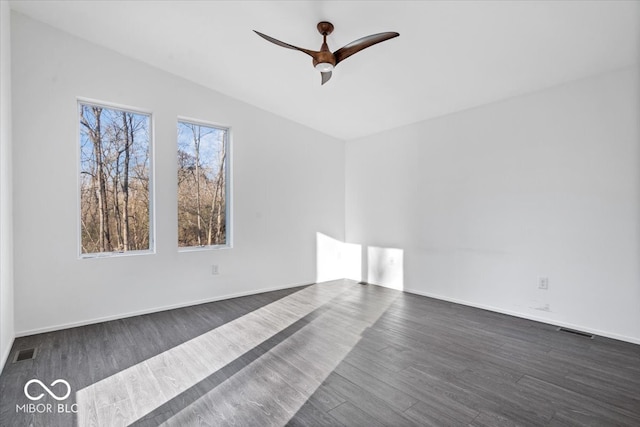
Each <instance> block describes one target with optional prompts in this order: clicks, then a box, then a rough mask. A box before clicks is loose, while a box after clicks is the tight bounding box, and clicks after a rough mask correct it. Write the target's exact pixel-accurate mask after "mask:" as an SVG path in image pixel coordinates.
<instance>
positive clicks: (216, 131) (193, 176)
mask: <svg viewBox="0 0 640 427" xmlns="http://www.w3.org/2000/svg"><path fill="white" fill-rule="evenodd" d="M227 159H228V129H224V128H219V127H215V126H209V125H203V124H196V123H189V122H183V121H179V122H178V246H179V247H181V248H185V247H203V246H219V245H227V244H228V239H227V224H228V221H227V202H228V200H227V198H228V197H227V192H228V177H227V170H228V167H227V162H228V160H227Z"/></svg>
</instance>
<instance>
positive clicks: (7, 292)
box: [0, 0, 15, 372]
mask: <svg viewBox="0 0 640 427" xmlns="http://www.w3.org/2000/svg"><path fill="white" fill-rule="evenodd" d="M10 16H11V12H10V10H9V2H7V1H4V0H2V1H0V372H1V371H2V367H3V366H4V363H5V361H6V360H7V357H8V356H9V352H10V351H11V345H12V344H13V338H14V335H15V332H14V324H13V201H12V176H11V173H12V172H11V155H12V154H11V147H12V142H11V141H12V140H11V19H10Z"/></svg>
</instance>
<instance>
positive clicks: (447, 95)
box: [11, 0, 640, 140]
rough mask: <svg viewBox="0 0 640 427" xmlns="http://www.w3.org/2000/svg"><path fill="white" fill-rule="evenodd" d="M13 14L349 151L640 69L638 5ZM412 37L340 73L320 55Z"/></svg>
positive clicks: (151, 8) (184, 6) (170, 6)
mask: <svg viewBox="0 0 640 427" xmlns="http://www.w3.org/2000/svg"><path fill="white" fill-rule="evenodd" d="M11 6H12V9H13V10H16V11H18V12H21V13H24V14H26V15H28V16H31V17H33V18H35V19H37V20H40V21H43V22H46V23H48V24H50V25H52V26H54V27H58V28H60V29H63V30H64V31H67V32H69V33H72V34H75V35H77V36H79V37H82V38H84V39H87V40H89V41H92V42H94V43H97V44H100V45H103V46H106V47H108V48H110V49H113V50H115V51H118V52H120V53H122V54H124V55H127V56H130V57H133V58H136V59H139V60H141V61H143V62H146V63H149V64H151V65H154V66H156V67H158V68H161V69H164V70H166V71H169V72H171V73H174V74H177V75H180V76H182V77H184V78H187V79H189V80H192V81H194V82H197V83H199V84H202V85H204V86H206V87H209V88H211V89H215V90H217V91H219V92H222V93H224V94H227V95H229V96H232V97H234V98H237V99H240V100H243V101H245V102H247V103H250V104H253V105H255V106H258V107H260V108H263V109H265V110H268V111H271V112H273V113H275V114H278V115H281V116H284V117H286V118H288V119H291V120H293V121H296V122H299V123H302V124H304V125H307V126H309V127H311V128H314V129H317V130H319V131H322V132H324V133H327V134H329V135H332V136H335V137H337V138H340V139H344V140H350V139H354V138H358V137H361V136H365V135H368V134H372V133H376V132H380V131H382V130H386V129H391V128H394V127H397V126H401V125H405V124H409V123H413V122H417V121H420V120H424V119H428V118H432V117H436V116H440V115H444V114H448V113H451V112H454V111H460V110H463V109H467V108H470V107H474V106H478V105H482V104H486V103H489V102H493V101H497V100H501V99H505V98H508V97H512V96H515V95H519V94H523V93H527V92H532V91H536V90H540V89H543V88H546V87H549V86H553V85H557V84H560V83H563V82H567V81H571V80H575V79H579V78H583V77H587V76H590V75H594V74H598V73H601V72H605V71H609V70H614V69H618V68H622V67H625V66H629V65H632V64H635V63H638V62H640V61H639V59H640V45H639V40H640V2H638V1H612V0H607V1H513V2H507V1H476V2H471V1H465V2H462V1H457V2H450V1H406V2H404V1H295V2H294V1H202V0H200V1H169V0H164V1H95V0H94V1H89V0H85V1H66V0H64V1H52V0H46V1H24V0H23V1H20V0H14V1H12V2H11ZM322 20H328V21H330V22H332V23H333V24H334V25H335V30H334V32H333V34H332V35H330V36H329V37H328V44H329V47H330V48H331V49H332V50H336V49H338V48H340V47H342V46H344V45H345V44H347V43H349V42H351V41H353V40H355V39H358V38H360V37H363V36H366V35H369V34H372V33H378V32H383V31H397V32H399V33H400V37H398V38H395V39H392V40H389V41H386V42H384V43H381V44H379V45H375V46H373V47H370V48H369V49H367V50H365V51H362V52H360V53H358V54H357V55H354V56H352V57H350V58H349V59H347V60H345V61H344V62H343V63H341V64H339V66H338V67H337V68H336V70H335V71H334V73H333V78H332V79H331V81H329V82H328V83H327V84H326V85H324V86H320V74H319V73H318V72H317V71H315V70H314V69H313V67H312V64H311V59H310V58H309V57H308V56H307V55H305V54H303V53H301V52H296V51H293V50H288V49H283V48H281V47H278V46H276V45H273V44H271V43H269V42H267V41H265V40H263V39H261V38H260V37H258V36H257V35H256V34H254V33H253V32H252V31H251V30H254V29H255V30H258V31H260V32H263V33H266V34H268V35H270V36H272V37H275V38H277V39H279V40H282V41H285V42H287V43H290V44H294V45H296V46H300V47H305V48H309V49H314V50H318V49H319V48H320V44H321V43H322V39H321V36H320V34H318V32H317V30H316V24H317V23H318V22H319V21H322Z"/></svg>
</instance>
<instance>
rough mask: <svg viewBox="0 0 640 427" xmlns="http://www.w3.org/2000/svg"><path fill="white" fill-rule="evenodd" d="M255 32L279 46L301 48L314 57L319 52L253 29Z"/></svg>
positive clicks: (300, 49) (301, 50)
mask: <svg viewBox="0 0 640 427" xmlns="http://www.w3.org/2000/svg"><path fill="white" fill-rule="evenodd" d="M253 32H254V33H256V34H257V35H259V36H260V37H262V38H263V39H265V40H267V41H270V42H271V43H273V44H277V45H278V46H282V47H286V48H287V49H293V50H299V51H300V52H304V53H306V54H307V55H309V56H311V57H312V58H315V55H316V54H317V53H318V52H316V51H314V50H309V49H303V48H301V47H298V46H294V45H292V44H288V43H285V42H281V41H280V40H278V39H274V38H273V37H270V36H268V35H266V34H262V33H261V32H258V31H256V30H253Z"/></svg>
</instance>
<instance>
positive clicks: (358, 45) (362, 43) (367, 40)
mask: <svg viewBox="0 0 640 427" xmlns="http://www.w3.org/2000/svg"><path fill="white" fill-rule="evenodd" d="M399 35H400V34H399V33H396V32H388V33H378V34H372V35H370V36H366V37H363V38H361V39H358V40H355V41H352V42H351V43H349V44H348V45H345V46H343V47H341V48H340V49H338V50H336V51H335V52H334V53H333V54H334V55H335V57H336V64H338V62H340V61H344V60H345V59H347V58H348V57H350V56H351V55H353V54H354V53H358V52H360V51H361V50H363V49H366V48H368V47H369V46H373V45H374V44H377V43H380V42H383V41H385V40H389V39H392V38H394V37H398V36H399Z"/></svg>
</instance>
